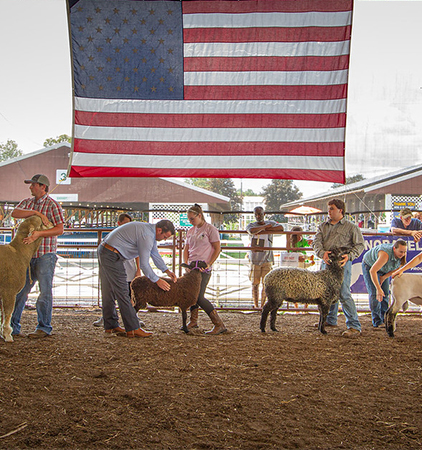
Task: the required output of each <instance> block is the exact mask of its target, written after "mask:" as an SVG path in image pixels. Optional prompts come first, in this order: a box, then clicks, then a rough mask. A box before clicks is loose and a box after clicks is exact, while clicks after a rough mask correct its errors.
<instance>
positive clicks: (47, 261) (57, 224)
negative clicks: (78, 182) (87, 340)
mask: <svg viewBox="0 0 422 450" xmlns="http://www.w3.org/2000/svg"><path fill="white" fill-rule="evenodd" d="M24 182H25V183H26V184H29V190H30V191H31V195H32V197H30V198H26V199H24V200H22V201H21V202H20V203H19V204H18V205H17V206H16V208H15V209H14V210H13V212H12V217H13V218H15V219H26V218H27V217H30V216H39V217H40V218H41V220H42V221H43V223H44V224H48V223H49V222H51V223H52V224H53V227H52V228H49V229H48V230H40V231H34V232H33V233H32V234H31V236H28V237H26V238H25V239H24V243H25V244H30V243H31V242H33V241H35V240H36V239H37V238H39V237H42V238H43V239H42V241H41V245H40V247H39V249H38V250H37V251H36V253H35V254H34V256H33V257H32V259H31V262H30V265H29V269H28V273H27V276H26V284H25V286H24V288H23V289H22V290H21V291H20V292H19V294H18V295H17V296H16V301H15V309H14V311H13V314H12V320H11V326H12V328H13V331H12V336H16V337H19V336H24V334H23V333H21V324H20V320H21V316H22V312H23V310H24V308H25V303H26V301H27V300H28V294H29V293H30V292H31V289H32V287H33V286H34V285H35V283H36V282H37V281H38V284H39V289H40V294H39V296H38V298H37V303H36V307H37V318H38V324H37V328H36V329H35V331H34V332H32V333H29V334H28V337H29V338H31V339H38V338H44V337H47V336H49V335H50V334H51V331H52V329H53V328H52V326H51V318H52V312H53V277H54V269H55V266H56V261H57V255H56V251H57V236H59V235H60V234H63V228H64V214H63V210H62V208H61V206H60V205H59V203H57V202H56V201H55V200H53V199H52V198H51V197H50V196H49V195H48V187H49V186H50V180H49V179H48V178H47V177H46V176H45V175H42V174H37V175H34V176H33V177H32V178H31V179H30V180H24Z"/></svg>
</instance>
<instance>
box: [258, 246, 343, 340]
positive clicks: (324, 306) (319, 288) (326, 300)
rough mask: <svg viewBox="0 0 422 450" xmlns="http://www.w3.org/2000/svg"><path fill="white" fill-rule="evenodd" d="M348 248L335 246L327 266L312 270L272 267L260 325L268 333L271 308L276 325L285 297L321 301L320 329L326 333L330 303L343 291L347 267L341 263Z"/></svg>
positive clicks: (272, 324) (292, 299)
mask: <svg viewBox="0 0 422 450" xmlns="http://www.w3.org/2000/svg"><path fill="white" fill-rule="evenodd" d="M345 251H346V249H344V248H338V249H333V250H332V251H331V253H330V264H329V265H327V268H326V269H324V270H319V271H316V272H311V271H309V270H306V269H294V268H278V269H274V270H272V271H271V272H270V273H269V274H268V275H267V276H266V277H265V279H264V286H265V292H266V294H267V301H266V303H265V305H264V308H263V309H262V314H261V324H260V328H261V331H262V332H263V333H265V325H266V323H267V317H268V314H269V313H270V312H271V320H270V326H271V330H273V331H278V330H277V328H276V327H275V322H276V318H277V310H278V308H280V306H281V305H282V303H283V301H286V302H293V303H308V304H314V305H318V310H319V313H320V316H319V324H318V330H319V331H320V332H321V333H322V334H326V333H327V332H326V331H325V321H326V319H327V315H328V313H329V311H330V307H331V305H332V304H333V303H335V302H336V301H337V300H338V298H339V295H340V288H341V284H342V283H343V274H344V269H343V267H341V266H340V263H341V259H342V255H343V254H344V253H345Z"/></svg>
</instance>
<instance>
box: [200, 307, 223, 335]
mask: <svg viewBox="0 0 422 450" xmlns="http://www.w3.org/2000/svg"><path fill="white" fill-rule="evenodd" d="M209 315H210V319H211V322H212V323H213V325H214V328H213V329H212V330H211V331H206V332H205V334H207V335H208V336H210V335H217V334H221V333H225V332H226V331H227V328H226V327H225V326H224V323H223V321H222V320H221V318H220V316H219V315H218V313H217V311H216V310H215V309H213V310H212V311H211V312H210V314H209Z"/></svg>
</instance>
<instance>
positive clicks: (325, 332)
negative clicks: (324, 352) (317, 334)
mask: <svg viewBox="0 0 422 450" xmlns="http://www.w3.org/2000/svg"><path fill="white" fill-rule="evenodd" d="M319 331H321V333H322V334H327V331H326V330H319Z"/></svg>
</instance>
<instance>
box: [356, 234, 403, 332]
mask: <svg viewBox="0 0 422 450" xmlns="http://www.w3.org/2000/svg"><path fill="white" fill-rule="evenodd" d="M406 252H407V242H406V241H404V240H403V239H398V240H397V241H396V242H394V243H392V244H380V245H377V246H375V247H373V248H371V249H370V250H368V251H367V252H366V253H365V255H364V257H363V261H362V274H363V279H364V281H365V285H366V290H367V291H368V294H369V307H370V309H371V316H372V326H373V327H374V328H378V327H379V326H380V325H382V324H383V323H384V314H385V313H386V311H387V309H388V296H389V295H390V280H389V278H390V276H391V275H392V273H393V272H394V271H395V270H397V269H398V268H399V267H400V266H403V265H404V264H405V263H406Z"/></svg>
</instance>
